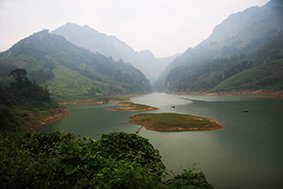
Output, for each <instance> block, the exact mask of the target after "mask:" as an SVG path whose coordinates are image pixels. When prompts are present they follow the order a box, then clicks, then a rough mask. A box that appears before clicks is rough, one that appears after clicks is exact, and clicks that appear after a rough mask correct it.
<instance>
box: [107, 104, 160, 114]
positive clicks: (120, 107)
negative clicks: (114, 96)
mask: <svg viewBox="0 0 283 189" xmlns="http://www.w3.org/2000/svg"><path fill="white" fill-rule="evenodd" d="M108 110H111V111H125V112H144V111H153V110H158V108H155V107H151V106H147V105H144V104H135V103H132V102H121V103H119V104H117V107H113V108H108Z"/></svg>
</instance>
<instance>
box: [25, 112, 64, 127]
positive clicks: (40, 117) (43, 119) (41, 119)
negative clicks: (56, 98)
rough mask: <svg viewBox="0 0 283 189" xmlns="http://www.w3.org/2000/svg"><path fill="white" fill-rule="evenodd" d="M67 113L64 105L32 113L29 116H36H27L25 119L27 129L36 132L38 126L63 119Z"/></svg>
mask: <svg viewBox="0 0 283 189" xmlns="http://www.w3.org/2000/svg"><path fill="white" fill-rule="evenodd" d="M67 115H68V111H67V109H66V108H65V107H59V108H54V109H50V110H44V111H38V112H35V113H32V114H31V115H30V116H31V117H33V116H36V118H29V119H30V120H28V121H27V130H28V131H30V132H36V130H37V129H39V128H40V127H42V126H44V125H46V124H49V123H53V122H56V121H59V120H62V119H64V118H65V117H66V116H67Z"/></svg>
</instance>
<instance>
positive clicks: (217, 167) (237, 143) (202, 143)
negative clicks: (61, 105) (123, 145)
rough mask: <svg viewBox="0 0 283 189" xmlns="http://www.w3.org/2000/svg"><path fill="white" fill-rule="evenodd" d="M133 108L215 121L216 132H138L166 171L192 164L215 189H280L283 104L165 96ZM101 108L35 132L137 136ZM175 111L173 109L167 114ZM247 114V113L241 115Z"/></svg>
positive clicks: (76, 112)
mask: <svg viewBox="0 0 283 189" xmlns="http://www.w3.org/2000/svg"><path fill="white" fill-rule="evenodd" d="M131 101H132V102H135V103H142V104H147V105H151V106H155V107H158V108H160V110H158V111H155V112H176V113H188V114H193V115H201V116H205V117H209V118H212V119H217V120H219V121H221V122H222V123H223V124H224V128H223V129H221V130H215V131H186V132H156V131H148V130H145V129H141V130H140V132H139V135H140V136H143V137H145V138H148V139H149V141H150V143H151V144H152V145H153V146H154V147H155V148H157V149H158V150H159V152H160V154H161V156H162V159H163V162H164V164H165V165H166V167H167V170H169V171H170V172H174V173H180V172H181V171H182V170H183V169H187V168H190V167H192V165H193V164H197V165H198V167H199V168H200V169H201V170H202V171H203V172H204V173H205V175H206V177H207V179H208V181H209V182H210V183H212V184H213V185H214V186H215V187H216V188H217V189H281V188H282V187H283V99H282V98H281V99H279V98H267V97H254V96H189V95H183V96H177V95H169V94H164V93H152V94H149V95H144V96H139V97H134V98H132V99H131ZM114 104H115V103H109V104H104V105H71V106H69V107H68V109H69V113H70V114H69V116H68V117H67V118H65V119H64V120H61V121H58V122H56V123H52V124H49V125H46V126H44V127H41V128H40V131H42V132H47V131H54V130H60V131H66V132H72V133H75V134H77V135H80V136H88V137H93V138H98V137H99V136H100V135H101V134H103V133H110V132H128V133H134V132H136V131H137V130H138V129H139V128H140V126H136V125H132V124H129V123H128V120H127V117H128V116H129V115H131V114H132V113H129V112H112V111H109V110H106V108H107V107H110V106H113V105H114ZM172 105H174V106H175V108H171V106H172ZM245 109H248V110H249V112H243V110H245Z"/></svg>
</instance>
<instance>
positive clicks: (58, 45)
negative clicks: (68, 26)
mask: <svg viewBox="0 0 283 189" xmlns="http://www.w3.org/2000/svg"><path fill="white" fill-rule="evenodd" d="M14 68H24V69H26V70H27V72H28V75H29V76H30V79H31V80H34V81H36V82H38V83H39V84H41V85H44V86H46V87H47V88H48V89H49V90H50V91H51V93H52V94H53V95H55V96H56V97H61V98H66V97H69V98H74V97H96V96H104V95H118V94H129V93H146V92H149V91H150V90H151V89H150V84H149V81H148V80H147V79H146V78H145V76H144V75H143V74H142V73H141V72H140V71H139V70H137V69H136V68H134V67H133V66H132V65H130V64H126V63H124V62H123V61H121V60H120V61H114V60H113V59H112V58H108V57H105V56H103V55H102V54H99V53H92V52H91V51H89V50H86V49H83V48H80V47H77V46H75V45H74V44H72V43H70V42H69V41H67V40H65V39H64V38H63V37H62V36H59V35H55V34H50V33H49V32H48V30H43V31H41V32H38V33H34V34H33V35H31V36H29V37H27V38H25V39H23V40H21V41H19V42H18V43H16V44H15V45H14V46H13V47H11V48H10V49H9V50H7V51H5V52H3V53H0V77H1V78H2V80H3V78H5V77H6V76H7V75H8V74H9V72H10V71H11V70H12V69H14Z"/></svg>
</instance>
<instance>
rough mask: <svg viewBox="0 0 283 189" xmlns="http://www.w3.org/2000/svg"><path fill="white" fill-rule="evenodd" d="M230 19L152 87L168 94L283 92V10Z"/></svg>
mask: <svg viewBox="0 0 283 189" xmlns="http://www.w3.org/2000/svg"><path fill="white" fill-rule="evenodd" d="M282 4H283V3H282V1H281V0H271V1H270V2H268V3H267V4H266V5H264V6H262V7H251V8H248V9H246V10H244V11H242V12H238V13H235V14H232V15H230V16H229V17H228V18H227V19H225V20H224V21H223V22H222V23H221V24H219V25H217V26H216V27H215V29H214V30H213V32H212V34H211V35H210V36H209V37H208V39H206V40H205V41H203V42H201V43H200V44H199V45H197V46H196V47H195V48H190V49H188V50H187V51H186V52H185V53H184V54H183V55H181V56H179V57H177V58H176V59H175V60H174V61H173V62H172V63H171V64H170V65H169V66H168V67H167V69H166V72H164V73H163V74H162V75H161V78H160V79H159V81H158V83H157V84H156V85H157V86H158V87H159V89H160V88H161V89H163V90H167V91H169V92H193V91H211V92H218V91H241V90H283V69H282V68H283V11H282V10H283V5H282Z"/></svg>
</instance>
